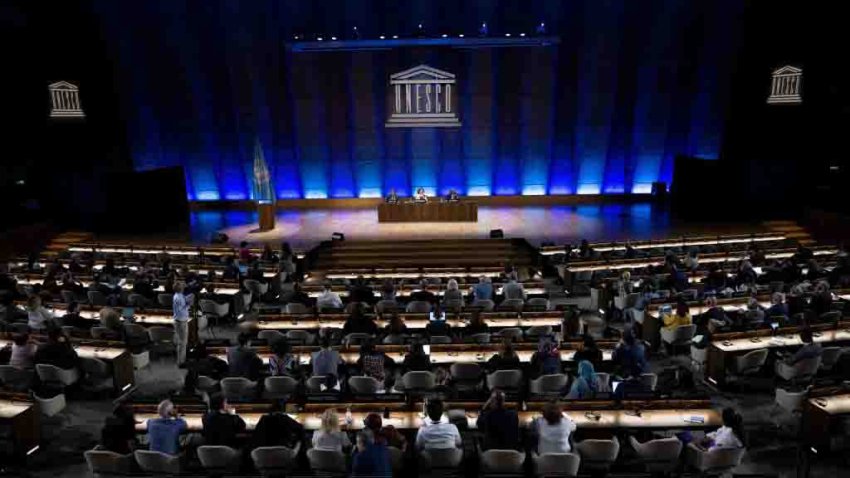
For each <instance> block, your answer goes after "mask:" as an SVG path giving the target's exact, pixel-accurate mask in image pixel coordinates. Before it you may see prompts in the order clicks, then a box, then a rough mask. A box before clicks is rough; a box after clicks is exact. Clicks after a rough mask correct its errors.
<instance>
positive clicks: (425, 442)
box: [416, 399, 463, 450]
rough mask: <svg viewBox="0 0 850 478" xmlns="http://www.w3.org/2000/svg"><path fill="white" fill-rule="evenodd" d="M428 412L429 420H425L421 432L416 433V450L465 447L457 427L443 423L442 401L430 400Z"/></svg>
mask: <svg viewBox="0 0 850 478" xmlns="http://www.w3.org/2000/svg"><path fill="white" fill-rule="evenodd" d="M426 412H427V414H428V418H427V419H425V421H424V423H423V424H422V427H421V428H420V429H419V432H418V433H416V449H418V450H435V449H447V448H460V447H461V446H463V442H462V440H461V438H460V432H459V431H458V429H457V427H456V426H455V425H454V424H452V423H448V422H443V421H442V419H443V401H442V400H437V399H434V400H430V401H429V402H428V406H427V410H426Z"/></svg>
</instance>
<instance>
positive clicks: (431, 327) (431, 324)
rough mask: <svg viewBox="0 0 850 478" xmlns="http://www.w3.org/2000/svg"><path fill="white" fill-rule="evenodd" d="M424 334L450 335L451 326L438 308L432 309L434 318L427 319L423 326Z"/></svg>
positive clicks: (429, 335)
mask: <svg viewBox="0 0 850 478" xmlns="http://www.w3.org/2000/svg"><path fill="white" fill-rule="evenodd" d="M425 335H427V336H428V337H451V336H452V326H451V325H449V323H448V322H447V321H446V320H445V316H444V315H443V312H442V311H441V310H439V309H437V310H435V311H434V320H429V321H428V325H426V326H425Z"/></svg>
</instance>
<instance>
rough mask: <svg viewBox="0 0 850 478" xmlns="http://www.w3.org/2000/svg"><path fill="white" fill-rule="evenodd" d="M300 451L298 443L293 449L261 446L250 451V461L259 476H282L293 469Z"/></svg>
mask: <svg viewBox="0 0 850 478" xmlns="http://www.w3.org/2000/svg"><path fill="white" fill-rule="evenodd" d="M300 450H301V443H300V442H299V443H298V444H297V445H295V448H287V447H285V446H262V447H258V448H254V449H253V450H251V460H252V461H253V462H254V468H256V469H257V471H259V472H260V475H261V476H264V477H267V476H283V475H286V474H287V473H288V472H289V471H291V470H292V469H293V468H294V467H295V459H296V457H297V456H298V452H299V451H300Z"/></svg>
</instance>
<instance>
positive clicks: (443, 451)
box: [419, 448, 463, 470]
mask: <svg viewBox="0 0 850 478" xmlns="http://www.w3.org/2000/svg"><path fill="white" fill-rule="evenodd" d="M461 461H463V450H462V449H460V448H438V449H431V450H423V451H421V452H420V453H419V467H420V469H424V470H432V469H455V468H457V467H459V466H460V463H461Z"/></svg>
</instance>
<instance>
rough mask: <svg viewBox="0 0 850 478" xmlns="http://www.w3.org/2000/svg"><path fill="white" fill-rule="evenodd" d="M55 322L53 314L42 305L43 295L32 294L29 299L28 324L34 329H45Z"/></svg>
mask: <svg viewBox="0 0 850 478" xmlns="http://www.w3.org/2000/svg"><path fill="white" fill-rule="evenodd" d="M52 324H53V314H51V313H50V312H49V311H48V310H47V309H45V308H44V306H42V305H41V297H39V296H37V295H31V296H30V297H29V299H27V325H28V326H29V328H30V329H32V330H44V329H46V328H48V326H50V325H52Z"/></svg>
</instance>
